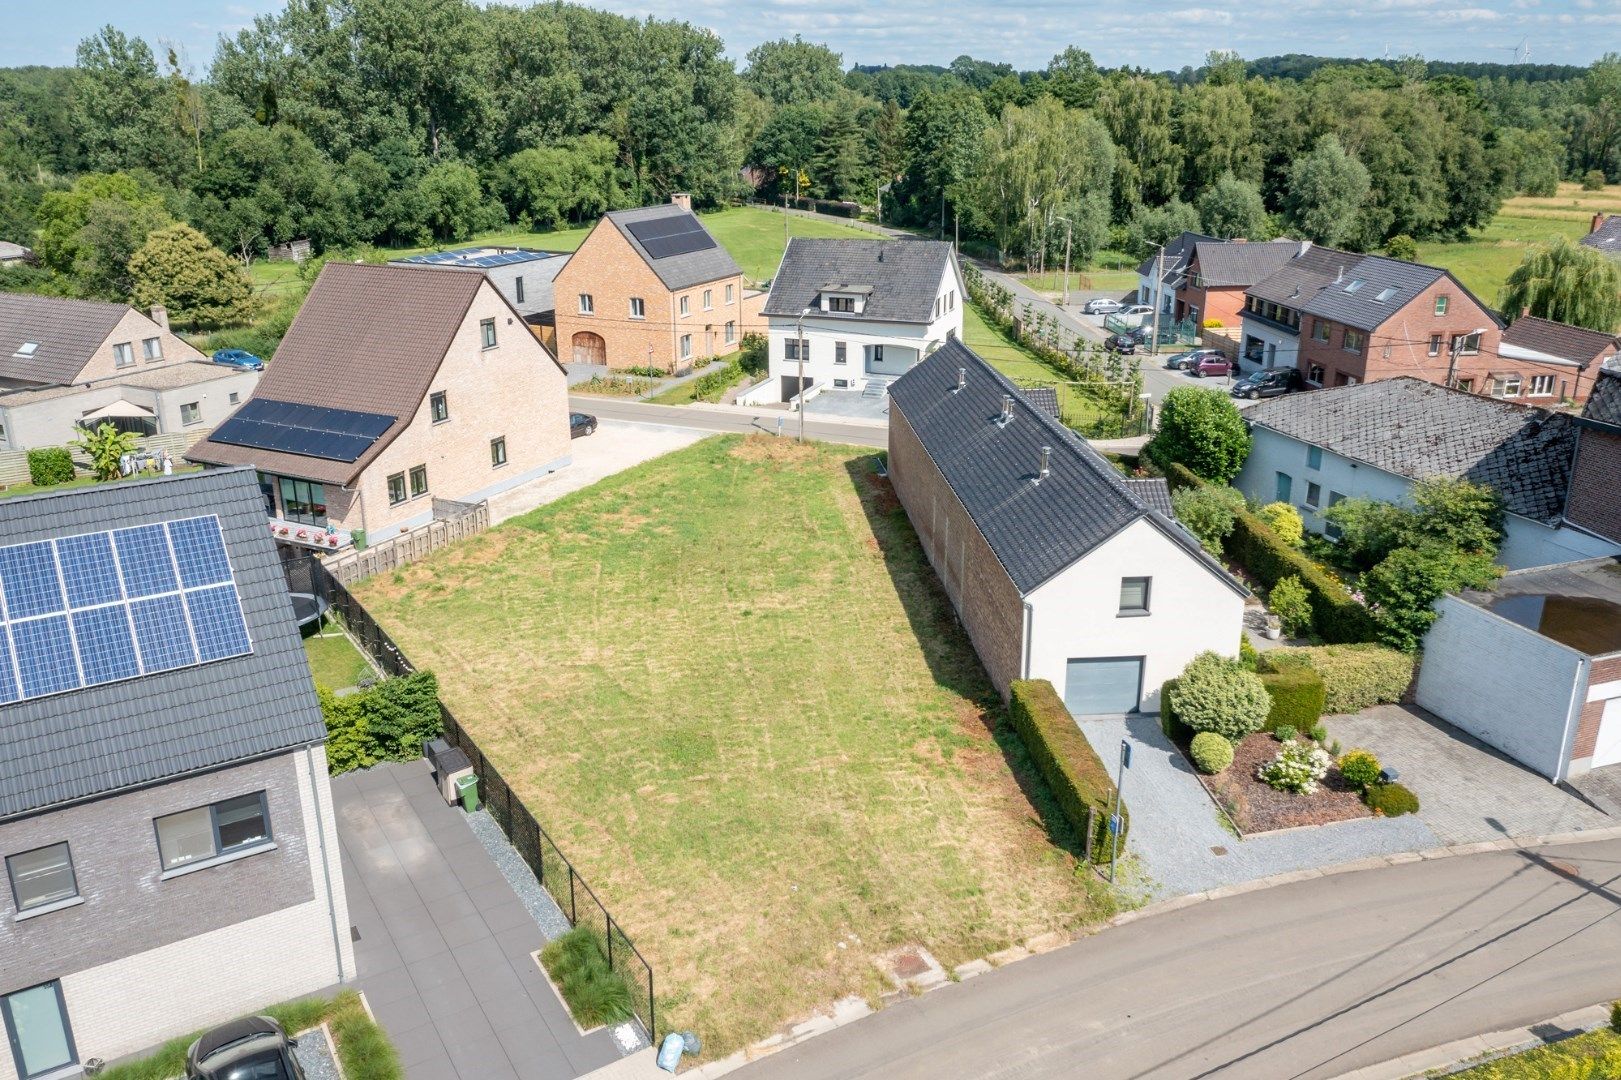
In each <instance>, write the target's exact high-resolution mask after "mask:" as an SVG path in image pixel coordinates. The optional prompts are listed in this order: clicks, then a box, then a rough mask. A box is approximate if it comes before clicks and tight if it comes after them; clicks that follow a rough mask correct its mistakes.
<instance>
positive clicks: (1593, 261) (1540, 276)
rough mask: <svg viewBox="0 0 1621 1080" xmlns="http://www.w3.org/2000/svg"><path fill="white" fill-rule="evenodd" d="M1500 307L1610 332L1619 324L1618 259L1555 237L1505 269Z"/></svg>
mask: <svg viewBox="0 0 1621 1080" xmlns="http://www.w3.org/2000/svg"><path fill="white" fill-rule="evenodd" d="M1498 307H1499V308H1500V309H1501V310H1502V311H1503V313H1504V314H1505V315H1506V316H1508V317H1509V318H1511V319H1513V318H1518V317H1519V315H1520V313H1521V312H1526V313H1528V314H1531V315H1535V316H1537V317H1538V318H1541V319H1552V320H1553V321H1554V322H1562V323H1570V324H1571V325H1572V326H1585V327H1587V328H1588V329H1589V330H1601V331H1603V332H1604V333H1607V334H1612V333H1615V332H1616V331H1617V330H1618V329H1621V263H1617V262H1616V261H1615V260H1614V259H1611V258H1609V257H1608V256H1607V255H1605V254H1603V253H1602V252H1599V251H1595V250H1594V249H1592V248H1590V247H1583V246H1582V245H1581V244H1577V243H1573V242H1572V241H1570V240H1568V239H1566V238H1564V237H1559V238H1558V239H1556V240H1554V241H1552V242H1551V243H1547V244H1539V245H1537V246H1536V247H1534V248H1532V249H1531V250H1530V251H1528V252H1526V253H1525V257H1524V258H1523V259H1521V260H1520V265H1518V266H1516V267H1515V268H1514V269H1513V270H1512V271H1510V272H1509V275H1508V280H1507V281H1506V282H1505V283H1504V284H1503V294H1502V297H1501V298H1500V300H1499V301H1498Z"/></svg>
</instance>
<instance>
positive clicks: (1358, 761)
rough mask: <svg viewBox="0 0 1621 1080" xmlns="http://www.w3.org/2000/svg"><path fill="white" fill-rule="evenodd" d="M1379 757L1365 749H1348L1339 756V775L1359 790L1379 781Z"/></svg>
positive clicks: (1363, 789)
mask: <svg viewBox="0 0 1621 1080" xmlns="http://www.w3.org/2000/svg"><path fill="white" fill-rule="evenodd" d="M1379 770H1380V765H1379V759H1378V758H1376V757H1374V756H1373V754H1372V753H1371V752H1369V751H1367V750H1348V751H1346V753H1345V755H1344V756H1343V757H1341V758H1340V775H1341V776H1343V777H1345V782H1346V783H1347V784H1350V785H1351V786H1352V787H1354V788H1356V789H1357V790H1359V791H1365V790H1367V789H1368V788H1369V787H1371V786H1373V785H1374V784H1377V783H1378V782H1379Z"/></svg>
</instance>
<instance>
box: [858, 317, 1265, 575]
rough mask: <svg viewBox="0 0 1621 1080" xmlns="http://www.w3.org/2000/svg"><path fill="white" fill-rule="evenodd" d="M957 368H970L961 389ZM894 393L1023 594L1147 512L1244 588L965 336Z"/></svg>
mask: <svg viewBox="0 0 1621 1080" xmlns="http://www.w3.org/2000/svg"><path fill="white" fill-rule="evenodd" d="M959 368H962V369H965V370H966V382H965V385H964V387H963V389H962V390H961V391H957V390H956V386H957V371H958V369H959ZM1004 395H1007V396H1008V397H1010V398H1011V399H1012V413H1013V419H1012V421H1011V422H1010V423H1008V424H1006V425H1005V426H1003V425H999V424H998V423H997V418H998V416H999V415H1000V414H1001V411H1002V401H1003V396H1004ZM889 398H890V402H891V406H892V408H894V409H898V410H899V411H900V413H901V415H902V416H903V417H904V418H905V420H906V422H907V424H909V425H910V426H911V428H912V431H913V432H914V433H916V435H917V437H918V440H919V441H920V442H921V443H922V444H923V449H924V451H925V452H927V453H928V455H929V457H930V459H931V460H933V462H934V464H935V466H936V467H938V468H939V470H940V472H941V473H942V474H943V475H944V476H945V479H946V483H947V484H949V485H950V486H951V490H952V491H953V492H954V493H955V494H956V496H957V499H958V501H960V502H961V503H962V505H963V507H964V508H965V509H966V510H967V511H968V514H969V516H970V517H972V518H973V520H974V524H975V526H976V527H978V529H979V531H980V533H981V534H982V535H983V536H984V537H985V542H986V543H987V544H989V545H990V548H991V551H992V552H994V553H995V555H996V558H997V560H998V561H999V562H1000V563H1001V564H1002V567H1003V569H1004V570H1006V571H1007V574H1008V577H1009V578H1011V579H1012V581H1013V584H1014V586H1015V587H1017V588H1018V590H1019V592H1020V593H1021V594H1028V593H1029V592H1031V591H1032V590H1033V589H1035V588H1036V587H1037V586H1039V585H1041V584H1042V583H1043V582H1045V581H1047V580H1048V579H1050V578H1052V577H1053V576H1054V575H1055V574H1057V573H1059V572H1060V571H1062V570H1064V569H1065V568H1066V567H1068V566H1069V565H1070V564H1072V563H1074V562H1075V560H1077V559H1079V558H1081V557H1082V556H1084V555H1085V554H1086V553H1087V552H1089V551H1091V550H1092V549H1093V548H1095V547H1097V546H1098V545H1099V544H1101V543H1103V542H1104V541H1105V540H1107V539H1109V538H1110V537H1111V536H1114V535H1115V534H1116V533H1118V532H1119V531H1120V530H1121V529H1124V528H1125V527H1126V526H1128V525H1130V524H1132V523H1133V522H1136V521H1139V520H1143V519H1146V520H1148V521H1149V522H1150V523H1151V524H1152V525H1153V526H1154V527H1155V528H1157V529H1159V530H1160V531H1161V532H1163V533H1164V534H1165V535H1167V536H1169V537H1171V539H1172V540H1174V541H1175V542H1176V543H1178V544H1180V545H1181V546H1182V547H1183V549H1184V550H1186V551H1187V552H1188V555H1189V557H1190V558H1195V559H1198V560H1199V561H1200V563H1201V564H1202V565H1204V566H1205V567H1206V568H1207V569H1209V570H1210V572H1211V573H1213V574H1215V575H1217V576H1218V577H1220V578H1221V580H1222V581H1223V582H1225V583H1226V584H1227V585H1228V586H1230V587H1231V588H1232V589H1233V590H1235V591H1237V592H1240V593H1242V592H1243V591H1244V589H1243V586H1241V585H1239V584H1238V583H1237V582H1236V581H1234V580H1233V579H1232V577H1230V576H1229V575H1228V574H1227V572H1226V571H1225V570H1224V569H1223V568H1222V567H1221V565H1220V564H1219V563H1217V562H1215V561H1214V560H1212V559H1211V558H1210V556H1209V555H1207V554H1205V552H1204V550H1203V549H1202V548H1200V547H1199V544H1198V541H1196V540H1194V539H1193V537H1192V536H1191V535H1189V534H1188V533H1187V532H1184V531H1183V530H1182V528H1181V527H1179V526H1178V525H1176V524H1174V523H1173V522H1171V521H1170V520H1169V519H1167V518H1166V517H1165V516H1164V515H1163V514H1160V513H1158V512H1157V511H1155V510H1154V509H1153V508H1152V507H1151V506H1150V505H1149V504H1148V502H1146V501H1145V500H1144V499H1143V498H1142V497H1141V495H1140V494H1139V491H1138V490H1137V489H1135V488H1133V487H1132V485H1130V484H1128V483H1127V482H1126V478H1125V477H1123V476H1121V475H1120V473H1119V472H1118V471H1117V470H1116V469H1115V468H1114V467H1113V466H1112V465H1110V464H1109V463H1108V462H1107V461H1105V460H1104V459H1103V458H1102V457H1101V456H1100V455H1099V454H1098V453H1097V451H1095V450H1093V449H1092V448H1091V447H1090V446H1088V445H1086V442H1085V441H1084V440H1083V439H1081V438H1080V436H1078V435H1076V434H1075V433H1074V432H1073V431H1071V430H1070V429H1069V428H1067V427H1065V426H1064V425H1063V424H1060V423H1059V422H1058V421H1057V420H1054V419H1053V418H1052V417H1050V416H1048V415H1047V414H1046V413H1044V412H1042V411H1041V410H1040V409H1038V408H1036V407H1034V406H1033V405H1031V404H1030V402H1028V401H1027V400H1025V398H1024V396H1023V395H1022V394H1021V393H1020V392H1019V388H1018V387H1017V386H1015V385H1014V384H1013V383H1012V382H1011V381H1010V380H1009V379H1008V378H1007V377H1006V376H1004V375H1003V374H1001V373H1000V372H999V371H997V370H996V369H995V368H993V367H991V366H990V365H989V364H987V363H986V362H985V361H984V360H981V359H980V358H979V356H978V355H976V354H975V353H974V352H973V351H972V350H971V349H969V348H968V346H966V345H964V344H963V343H962V342H961V341H958V340H957V339H955V338H953V339H951V340H949V341H947V342H946V343H945V344H944V345H942V346H940V348H938V349H936V350H935V351H934V352H933V353H932V354H931V355H930V356H929V357H928V358H927V359H925V360H923V361H922V362H920V363H918V364H916V365H914V366H913V367H912V369H911V370H910V371H908V372H907V373H906V374H905V375H902V376H901V377H900V378H899V379H897V380H895V382H893V383H891V384H890V387H889ZM1043 446H1048V447H1051V448H1052V456H1051V460H1050V463H1049V467H1050V469H1051V472H1050V474H1049V475H1048V477H1047V478H1046V479H1045V480H1043V481H1042V482H1041V483H1039V484H1037V483H1033V482H1032V481H1033V480H1034V478H1035V476H1036V472H1037V470H1038V469H1039V467H1040V457H1041V448H1042V447H1043Z"/></svg>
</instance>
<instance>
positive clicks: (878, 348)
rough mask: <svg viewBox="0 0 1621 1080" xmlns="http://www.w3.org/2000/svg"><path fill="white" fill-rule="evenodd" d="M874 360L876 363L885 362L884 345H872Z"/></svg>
mask: <svg viewBox="0 0 1621 1080" xmlns="http://www.w3.org/2000/svg"><path fill="white" fill-rule="evenodd" d="M872 362H873V363H875V364H882V363H883V362H884V347H883V346H882V345H874V346H873V347H872Z"/></svg>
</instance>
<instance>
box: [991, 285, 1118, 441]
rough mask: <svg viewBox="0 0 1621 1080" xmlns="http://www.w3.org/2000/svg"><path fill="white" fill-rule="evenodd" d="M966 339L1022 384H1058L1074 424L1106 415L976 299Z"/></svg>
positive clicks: (1063, 411) (1062, 409)
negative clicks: (992, 319)
mask: <svg viewBox="0 0 1621 1080" xmlns="http://www.w3.org/2000/svg"><path fill="white" fill-rule="evenodd" d="M962 339H963V344H965V345H967V346H968V347H969V348H970V349H973V350H974V351H975V352H976V353H978V354H979V355H980V356H982V357H984V358H985V359H986V360H987V361H988V362H989V363H990V365H991V366H992V367H994V368H995V369H996V370H997V371H1000V372H1001V373H1002V374H1004V375H1006V376H1007V377H1008V378H1010V379H1012V380H1013V381H1014V382H1016V383H1018V384H1019V385H1020V386H1036V385H1039V386H1056V387H1057V388H1058V411H1059V414H1060V415H1062V416H1063V418H1064V422H1065V423H1066V424H1069V425H1070V426H1071V427H1078V428H1084V427H1087V426H1088V425H1090V424H1091V423H1093V422H1095V421H1097V420H1098V419H1099V418H1100V417H1101V416H1102V415H1103V414H1102V411H1101V410H1100V409H1099V408H1098V404H1097V401H1096V400H1094V399H1093V398H1092V396H1091V395H1089V394H1086V393H1084V392H1082V390H1081V389H1080V388H1079V387H1078V386H1076V385H1075V384H1074V383H1070V382H1061V381H1059V377H1058V376H1057V375H1056V374H1055V373H1054V372H1053V370H1052V369H1051V368H1049V367H1047V365H1045V364H1043V363H1042V362H1041V361H1040V360H1038V359H1036V356H1035V354H1034V353H1032V352H1031V351H1030V350H1029V349H1026V348H1025V347H1024V346H1022V345H1019V344H1017V343H1016V342H1014V341H1012V340H1011V339H1009V338H1008V337H1007V336H1005V335H1004V334H1002V333H1001V332H1000V331H999V330H997V329H996V327H994V326H992V325H991V324H990V323H988V322H986V321H985V317H984V315H983V314H981V313H980V310H979V306H978V305H977V304H974V303H972V302H969V303H967V304H964V305H963V309H962Z"/></svg>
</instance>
